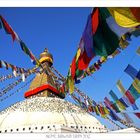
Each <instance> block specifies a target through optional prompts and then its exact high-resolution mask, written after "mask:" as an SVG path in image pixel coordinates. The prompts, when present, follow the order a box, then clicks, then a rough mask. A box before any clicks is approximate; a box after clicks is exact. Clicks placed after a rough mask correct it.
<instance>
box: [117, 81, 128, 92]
mask: <svg viewBox="0 0 140 140" xmlns="http://www.w3.org/2000/svg"><path fill="white" fill-rule="evenodd" d="M117 87H118V89H119V91H120V92H121V93H122V94H125V92H126V90H125V88H124V87H123V85H122V82H121V80H118V81H117Z"/></svg>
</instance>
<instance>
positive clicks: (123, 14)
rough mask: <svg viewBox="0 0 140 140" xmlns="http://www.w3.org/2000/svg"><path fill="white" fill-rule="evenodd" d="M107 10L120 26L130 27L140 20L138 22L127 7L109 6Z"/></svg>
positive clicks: (136, 24)
mask: <svg viewBox="0 0 140 140" xmlns="http://www.w3.org/2000/svg"><path fill="white" fill-rule="evenodd" d="M108 10H109V12H110V14H111V15H112V16H113V17H114V19H115V20H116V22H117V24H118V25H120V26H122V27H126V28H131V27H136V26H138V25H140V22H138V21H137V19H136V18H135V17H134V15H133V14H132V13H131V10H130V8H129V7H125V8H124V7H123V8H122V7H120V8H115V7H109V8H108Z"/></svg>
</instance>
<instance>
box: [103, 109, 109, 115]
mask: <svg viewBox="0 0 140 140" xmlns="http://www.w3.org/2000/svg"><path fill="white" fill-rule="evenodd" d="M104 111H105V114H106V115H108V114H109V111H108V109H107V108H106V107H104Z"/></svg>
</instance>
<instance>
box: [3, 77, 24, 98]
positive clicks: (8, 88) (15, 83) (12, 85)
mask: <svg viewBox="0 0 140 140" xmlns="http://www.w3.org/2000/svg"><path fill="white" fill-rule="evenodd" d="M21 82H22V78H20V79H18V80H16V81H15V82H13V83H12V84H9V85H8V86H7V87H6V88H4V89H3V90H1V92H0V97H1V96H3V95H4V94H6V93H7V92H8V91H10V90H12V89H13V88H14V87H15V86H17V85H18V84H19V83H21Z"/></svg>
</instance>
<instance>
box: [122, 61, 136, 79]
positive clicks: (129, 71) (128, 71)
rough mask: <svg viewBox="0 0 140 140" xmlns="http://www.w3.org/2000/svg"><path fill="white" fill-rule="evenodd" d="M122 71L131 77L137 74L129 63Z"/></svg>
mask: <svg viewBox="0 0 140 140" xmlns="http://www.w3.org/2000/svg"><path fill="white" fill-rule="evenodd" d="M124 72H126V73H127V74H128V75H129V76H131V77H132V78H133V79H135V77H136V76H137V74H138V71H137V70H136V69H135V68H134V67H133V66H131V65H130V64H129V65H128V66H127V67H126V69H125V70H124Z"/></svg>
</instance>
